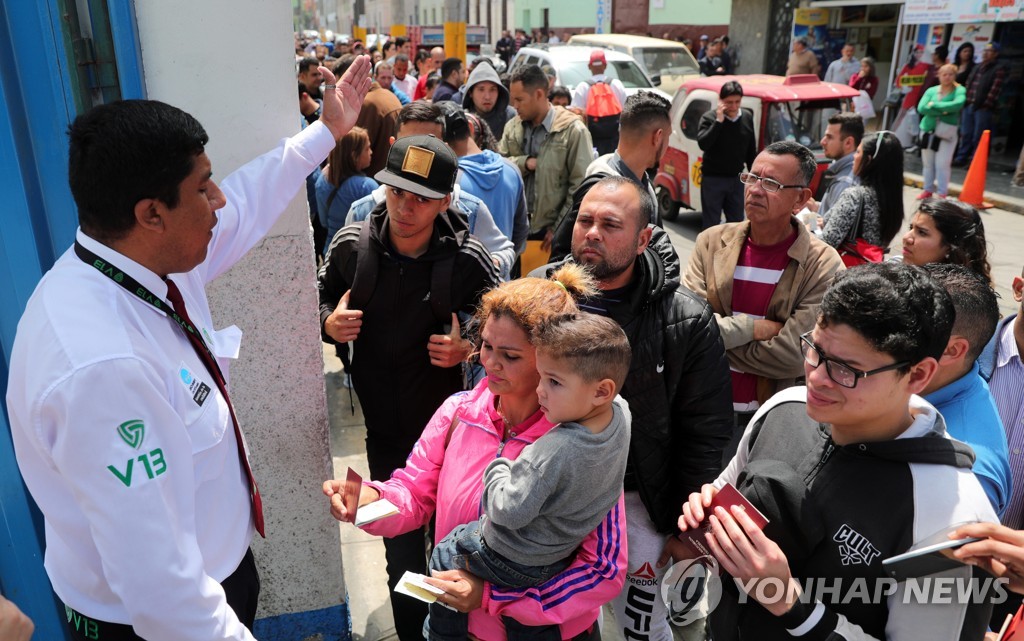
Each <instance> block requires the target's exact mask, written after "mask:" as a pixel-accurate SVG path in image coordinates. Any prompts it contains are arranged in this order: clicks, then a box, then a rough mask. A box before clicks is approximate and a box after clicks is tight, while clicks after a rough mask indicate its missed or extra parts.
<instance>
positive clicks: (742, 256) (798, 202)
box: [683, 141, 844, 463]
mask: <svg viewBox="0 0 1024 641" xmlns="http://www.w3.org/2000/svg"><path fill="white" fill-rule="evenodd" d="M816 167H817V164H816V162H815V160H814V155H813V154H812V153H811V152H810V150H808V149H807V148H806V147H804V146H803V145H800V144H798V143H795V142H787V141H783V142H776V143H772V144H771V145H768V147H766V148H765V149H764V151H762V152H761V153H760V154H758V156H757V157H756V158H755V159H754V164H753V165H752V167H751V170H750V171H749V172H744V173H742V174H740V180H741V181H742V182H743V184H744V193H743V205H744V210H745V212H746V217H747V220H745V221H743V222H737V223H725V224H723V225H716V226H714V227H710V228H708V229H706V230H704V231H703V232H701V233H700V235H699V236H697V245H696V247H695V248H694V250H693V253H692V254H691V255H690V262H689V264H688V265H687V268H686V273H685V275H684V276H683V284H684V285H686V286H687V287H689V288H690V289H691V290H693V291H694V292H695V293H696V294H697V295H699V296H702V297H704V298H706V299H707V301H708V304H710V305H711V308H712V309H714V310H715V317H716V319H717V320H718V327H719V330H720V332H721V335H722V342H723V343H724V344H725V349H726V355H727V356H728V358H729V368H730V370H731V374H732V396H733V411H734V412H735V414H736V425H737V428H736V431H735V432H734V435H733V441H732V443H731V444H730V447H729V448H727V449H726V452H725V458H724V461H725V462H726V463H727V462H728V461H729V460H730V459H731V458H732V455H733V453H735V451H736V443H737V442H738V439H739V436H740V435H741V434H742V433H743V428H744V427H745V426H746V424H747V422H748V421H749V419H750V417H751V416H752V415H753V413H754V411H756V410H757V408H758V407H759V406H760V404H761V403H762V402H763V401H765V400H767V398H768V397H770V396H771V395H772V394H774V393H775V392H776V391H778V390H780V389H783V388H786V387H790V386H792V385H793V384H794V383H795V379H796V378H797V377H799V376H802V375H803V356H802V355H801V351H800V335H801V334H803V333H804V332H808V331H810V330H811V329H813V328H814V321H815V318H816V316H817V311H818V304H819V303H820V302H821V297H822V296H823V295H824V293H825V289H826V288H827V287H828V285H829V283H831V282H832V277H833V276H834V275H835V273H836V272H837V271H839V270H841V269H844V267H843V262H842V260H841V259H840V258H839V254H837V253H836V251H835V249H833V248H832V247H830V246H828V245H827V244H825V243H824V242H823V241H822V240H821V239H819V238H818V237H816V236H814V235H813V234H811V233H810V232H808V231H807V228H806V227H804V225H803V224H801V223H800V222H799V221H798V220H797V219H796V218H795V217H794V216H793V214H795V213H796V212H798V211H800V210H801V209H802V208H803V206H804V204H805V203H806V202H807V200H808V199H809V198H810V197H811V190H810V188H809V187H808V184H810V181H811V179H812V178H813V177H814V172H815V169H816Z"/></svg>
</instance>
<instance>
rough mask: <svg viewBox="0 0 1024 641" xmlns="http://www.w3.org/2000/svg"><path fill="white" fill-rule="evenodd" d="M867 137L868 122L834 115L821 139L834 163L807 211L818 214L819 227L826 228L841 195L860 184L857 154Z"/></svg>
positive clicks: (851, 116) (857, 117) (856, 117)
mask: <svg viewBox="0 0 1024 641" xmlns="http://www.w3.org/2000/svg"><path fill="white" fill-rule="evenodd" d="M863 137H864V120H863V119H862V118H861V117H860V115H858V114H856V113H853V112H845V113H837V114H833V115H832V116H831V117H830V118H829V119H828V127H827V128H826V129H825V135H824V136H822V138H821V148H822V149H823V150H824V151H825V156H826V157H827V158H831V159H832V160H833V162H832V164H831V165H829V166H828V169H826V170H825V175H824V176H822V180H821V187H820V189H819V193H818V197H819V198H820V200H817V201H815V200H814V199H813V198H812V199H810V200H808V201H807V205H806V207H807V209H809V210H811V211H815V212H818V226H819V227H823V226H824V225H825V217H826V216H828V210H829V207H831V206H832V205H835V204H836V202H837V201H838V200H839V195H840V194H842V193H843V190H844V189H846V188H847V187H849V186H850V185H856V184H857V177H856V176H854V175H853V154H854V152H855V151H857V147H859V146H860V140H861V138H863Z"/></svg>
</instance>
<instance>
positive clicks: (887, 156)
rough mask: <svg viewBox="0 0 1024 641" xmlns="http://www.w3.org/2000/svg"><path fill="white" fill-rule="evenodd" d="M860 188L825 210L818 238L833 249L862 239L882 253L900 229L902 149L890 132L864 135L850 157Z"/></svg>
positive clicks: (854, 187)
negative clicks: (881, 250)
mask: <svg viewBox="0 0 1024 641" xmlns="http://www.w3.org/2000/svg"><path fill="white" fill-rule="evenodd" d="M853 175H854V176H857V177H858V178H859V179H860V184H859V185H854V186H852V187H847V188H846V189H844V190H843V193H842V195H841V196H840V197H839V200H837V201H836V204H835V205H834V206H832V207H831V208H830V209H829V211H828V216H827V217H826V219H825V227H824V229H822V232H821V239H822V240H824V241H825V242H826V243H828V244H829V245H832V246H833V247H836V248H840V247H841V246H842V245H843V243H846V242H848V241H856V239H858V238H862V239H864V240H865V241H867V242H868V243H870V244H872V245H876V246H878V247H881V248H882V249H883V250H884V249H885V248H886V247H888V246H889V243H890V242H892V239H893V238H895V236H896V233H897V232H899V230H900V227H902V226H903V148H902V147H901V146H900V141H899V140H898V139H897V138H896V136H895V135H894V134H893V133H892V132H891V131H880V132H878V133H877V134H866V135H865V136H864V139H863V140H862V141H861V143H860V146H859V147H857V151H855V152H854V156H853Z"/></svg>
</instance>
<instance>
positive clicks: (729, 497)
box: [679, 483, 768, 559]
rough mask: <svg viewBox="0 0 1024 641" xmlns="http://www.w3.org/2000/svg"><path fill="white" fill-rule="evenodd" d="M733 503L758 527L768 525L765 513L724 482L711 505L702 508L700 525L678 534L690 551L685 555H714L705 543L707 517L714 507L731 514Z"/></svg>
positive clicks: (696, 556)
mask: <svg viewBox="0 0 1024 641" xmlns="http://www.w3.org/2000/svg"><path fill="white" fill-rule="evenodd" d="M734 505H739V506H741V507H742V508H743V509H744V510H745V511H746V513H747V514H748V515H750V518H751V519H753V520H754V523H755V524H757V527H758V528H760V529H762V530H763V529H764V526H766V525H768V519H767V518H766V517H765V515H764V514H761V511H760V510H758V509H757V508H756V507H754V504H753V503H751V502H750V501H748V500H747V498H746V497H745V496H743V495H742V494H740V492H739V490H737V489H736V487H735V486H733V484H732V483H726V484H725V486H724V487H722V489H720V490H718V494H715V497H714V498H713V499H711V505H710V506H708V507H706V508H704V520H703V521H701V522H700V527H698V528H697V529H695V530H686V531H685V532H681V533H680V534H679V540H680V541H682V542H683V545H685V546H686V547H687V548H688V549H689V552H690V553H689V554H688V555H687V556H688V557H689V558H691V559H696V558H699V557H702V556H714V555H712V554H711V548H709V547H708V543H707V534H708V533H709V532H710V531H711V524H710V521H709V520H708V519H709V517H710V516H711V514H713V513H714V511H715V508H716V507H721V508H724V509H725V510H726V511H728V512H729V513H730V514H731V513H732V512H731V510H730V508H732V506H734Z"/></svg>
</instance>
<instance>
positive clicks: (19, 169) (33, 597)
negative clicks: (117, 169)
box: [0, 0, 143, 641]
mask: <svg viewBox="0 0 1024 641" xmlns="http://www.w3.org/2000/svg"><path fill="white" fill-rule="evenodd" d="M107 4H108V10H109V12H110V19H111V26H112V28H113V29H114V34H115V43H114V44H115V51H116V53H117V56H118V61H119V63H122V64H121V65H120V68H119V80H120V82H121V87H122V95H123V96H125V97H138V96H141V95H142V93H143V82H142V71H141V67H140V64H139V60H141V58H140V57H139V55H138V37H137V32H136V28H135V19H134V16H133V14H132V12H133V9H132V7H133V5H132V3H131V1H130V0H108V3H107ZM60 20H61V18H60V12H59V10H58V6H57V2H56V0H34V1H23V2H3V3H0V159H3V160H2V171H0V194H3V201H2V204H0V207H2V214H0V215H2V220H3V224H2V225H0V301H2V304H0V389H2V390H4V393H5V395H6V390H7V380H8V362H9V358H10V351H11V345H12V343H13V341H14V334H15V330H16V328H17V323H18V319H19V318H20V317H21V313H22V311H23V310H24V308H25V303H26V302H27V301H28V298H29V296H30V295H31V294H32V291H33V289H34V288H35V286H36V283H37V282H38V281H39V279H40V277H41V276H42V274H43V273H44V272H45V271H46V270H47V269H49V267H50V266H51V265H52V264H53V262H54V261H55V260H56V257H57V256H59V255H60V254H61V253H62V252H63V251H64V250H65V249H66V248H67V247H68V246H69V245H70V244H71V242H72V241H73V240H74V234H75V228H76V227H77V214H76V211H75V206H74V201H73V200H72V198H71V193H70V190H69V188H68V185H67V179H66V176H67V165H66V163H67V160H66V159H67V136H66V135H65V132H66V130H67V126H68V124H69V123H70V122H71V120H72V119H73V118H74V116H75V113H74V100H73V95H72V89H71V86H70V83H69V82H68V81H67V80H68V78H70V77H71V75H70V73H69V61H68V60H67V59H66V57H65V51H66V48H65V46H64V43H63V41H62V38H63V35H62V33H63V32H62V25H61V22H60ZM42 554H43V532H42V519H41V518H40V516H39V513H38V511H37V510H36V508H35V505H34V504H33V502H32V500H31V498H30V497H29V495H28V493H27V492H26V490H25V487H24V484H23V483H22V481H21V476H20V475H19V473H18V467H17V464H16V462H15V458H14V449H13V446H12V443H11V437H10V427H9V421H8V416H7V409H6V403H4V404H3V411H2V412H0V590H2V592H3V594H4V595H5V596H6V597H7V598H8V599H10V600H12V601H14V602H15V603H16V604H18V606H19V607H20V608H21V609H22V610H23V611H24V612H25V613H26V614H28V615H29V616H30V617H31V618H32V620H33V621H34V622H35V625H36V633H35V635H34V637H33V638H34V639H46V640H47V641H50V640H54V641H57V640H59V639H64V638H65V633H64V627H63V625H62V624H61V621H60V617H61V615H62V613H63V608H60V607H59V604H58V603H57V602H56V599H55V598H54V597H53V593H52V591H51V589H50V582H49V580H48V579H47V577H46V573H45V571H44V569H43V564H42Z"/></svg>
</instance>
